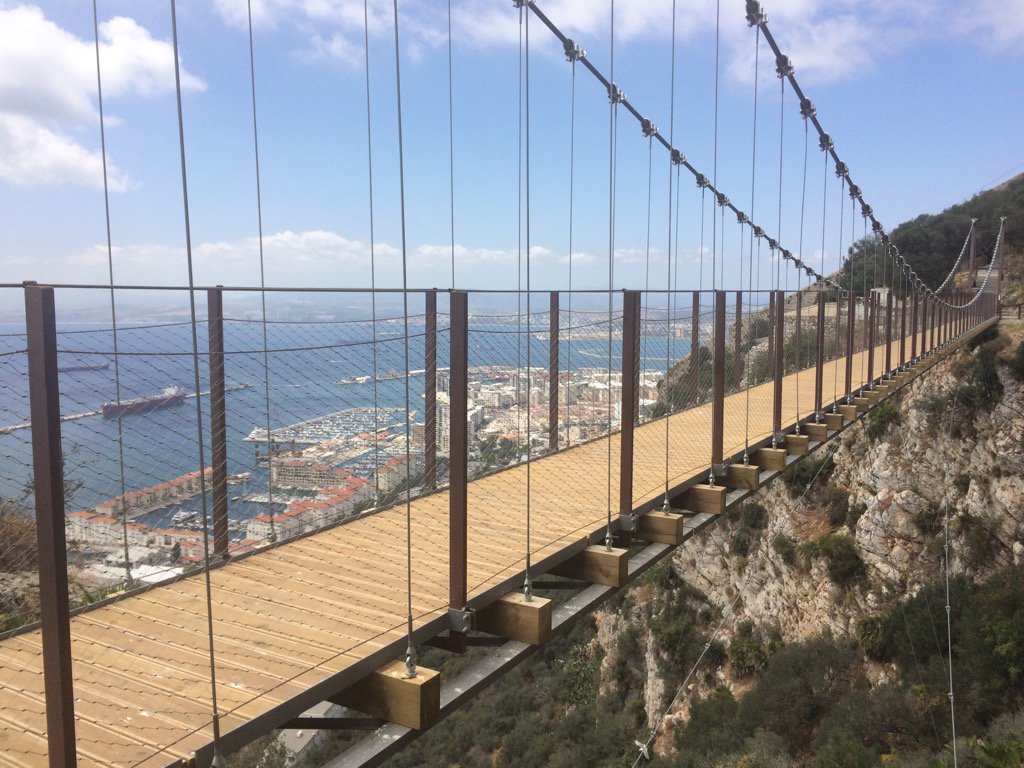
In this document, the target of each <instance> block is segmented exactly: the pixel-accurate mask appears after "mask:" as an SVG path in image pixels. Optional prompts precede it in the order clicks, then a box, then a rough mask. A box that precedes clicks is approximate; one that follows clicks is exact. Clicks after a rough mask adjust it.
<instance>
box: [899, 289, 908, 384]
mask: <svg viewBox="0 0 1024 768" xmlns="http://www.w3.org/2000/svg"><path fill="white" fill-rule="evenodd" d="M906 364H907V295H906V293H904V294H903V296H902V297H900V368H902V367H903V366H904V365H906Z"/></svg>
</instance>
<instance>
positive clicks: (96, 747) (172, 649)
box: [0, 340, 910, 766]
mask: <svg viewBox="0 0 1024 768" xmlns="http://www.w3.org/2000/svg"><path fill="white" fill-rule="evenodd" d="M893 347H894V350H893V359H894V360H896V359H898V356H899V344H898V342H893ZM909 350H910V343H909V340H908V343H907V351H908V353H909ZM865 356H866V353H865V352H862V353H859V354H858V355H856V356H855V360H854V366H853V368H854V370H853V383H854V387H855V388H856V387H859V386H860V385H861V384H862V383H863V381H862V378H861V370H862V369H863V368H866V365H864V364H863V360H862V358H864V357H865ZM875 360H876V369H880V368H881V366H882V365H884V360H885V357H884V345H883V346H881V347H878V348H877V351H876V357H875ZM844 376H845V359H843V360H839V361H837V362H833V363H828V364H826V365H825V370H824V391H825V392H826V393H827V394H826V395H825V400H826V402H828V403H831V400H832V397H831V393H832V391H833V381H837V382H838V389H839V390H841V389H842V388H843V383H844ZM798 380H799V381H798ZM798 395H799V402H800V405H801V407H800V416H801V417H806V416H807V415H809V414H810V413H812V412H813V401H814V375H813V368H809V369H806V370H804V371H802V372H801V373H800V374H799V376H797V375H796V374H791V375H789V376H787V377H786V378H785V385H784V403H783V413H784V419H783V421H784V426H786V427H789V428H791V427H792V425H793V424H794V421H795V418H796V415H797V414H796V411H797V409H796V402H797V397H798ZM746 398H747V394H746V393H744V392H740V393H736V394H733V395H730V396H728V397H727V398H726V403H725V408H726V410H725V413H726V418H725V440H724V443H725V446H724V448H725V455H726V456H731V455H734V454H736V453H737V452H742V450H743V448H744V422H745V419H746V408H745V406H746V402H747V400H746ZM771 401H772V384H771V382H768V383H765V384H762V385H759V386H757V387H754V388H752V389H751V391H750V404H751V407H750V414H749V419H750V424H749V433H750V442H751V443H755V442H757V441H758V440H760V439H763V438H765V437H768V436H770V434H771ZM710 421H711V407H710V404H708V405H703V406H699V407H696V408H693V409H690V410H686V411H683V412H681V413H677V414H675V415H673V416H672V417H671V418H670V422H669V434H670V452H669V457H670V482H671V484H672V485H673V486H676V485H678V484H680V483H682V482H684V481H686V480H688V479H690V478H692V477H694V476H696V475H698V474H699V475H703V474H704V473H706V472H707V469H708V465H709V461H710V445H709V443H710V438H709V434H710ZM609 441H610V443H611V444H610V446H609ZM609 448H610V450H611V456H612V467H613V469H614V472H613V474H612V479H611V492H612V499H614V500H615V504H616V510H617V500H618V477H617V475H618V436H617V435H613V436H612V437H611V438H609V439H602V440H598V441H595V442H591V443H588V444H585V445H580V446H577V447H574V448H571V449H568V450H564V451H562V452H559V453H556V454H553V455H550V456H547V457H544V458H541V459H539V460H536V461H535V462H534V463H533V465H532V468H531V472H532V493H533V512H532V531H531V541H530V546H531V550H532V552H533V560H534V562H539V561H541V560H542V559H544V558H545V557H549V556H553V555H557V554H558V553H560V552H564V551H565V550H567V549H568V548H570V547H572V546H573V545H577V544H578V543H579V542H580V541H581V540H582V539H584V538H585V537H586V536H587V535H589V534H591V533H592V532H594V531H596V530H600V529H603V527H604V524H605V519H606V513H607V509H608V501H607V499H608V495H607V494H608V481H607V466H608V451H609ZM664 450H665V426H664V421H655V422H649V423H646V424H644V425H642V426H640V427H638V428H637V429H636V433H635V457H636V460H635V469H634V472H635V475H634V488H635V489H636V490H635V499H634V503H635V504H634V505H635V506H640V505H642V504H643V503H645V502H649V501H651V500H654V499H658V498H660V497H661V494H662V493H663V488H664V482H665V476H664V473H665V467H664ZM525 478H526V470H525V466H523V465H520V466H516V467H513V468H510V469H508V470H505V471H502V472H499V473H496V474H493V475H490V476H487V477H484V478H481V479H478V480H475V481H473V482H471V483H470V485H469V490H468V495H469V534H468V551H469V563H468V577H469V586H470V594H471V596H473V595H477V596H479V595H481V594H482V593H484V592H486V591H487V590H488V589H490V588H493V587H495V586H497V585H500V584H502V583H503V582H507V581H508V579H509V578H512V577H518V578H520V579H521V575H519V574H521V572H522V569H523V566H524V558H523V552H524V547H525V503H524V491H525ZM404 512H405V510H404V507H401V506H400V507H398V508H394V509H391V510H388V511H385V512H382V513H380V514H376V515H371V516H367V517H365V518H362V519H359V520H356V521H353V522H351V523H349V524H346V525H341V526H338V527H335V528H332V529H329V530H325V531H322V532H320V533H317V534H315V535H311V536H307V537H305V538H301V539H298V540H294V541H291V542H288V543H285V544H282V545H279V546H276V547H274V548H271V549H268V550H266V551H263V552H259V553H256V554H253V555H251V556H248V557H244V558H242V559H239V560H236V561H233V562H231V563H229V564H227V565H225V566H223V567H220V568H217V569H215V570H213V571H212V572H211V583H212V602H213V616H214V623H213V627H214V637H215V656H216V677H217V697H218V701H219V706H220V712H221V730H222V732H225V733H226V732H230V731H232V730H233V729H236V728H239V727H241V726H243V725H244V724H246V723H247V722H249V721H251V720H253V719H255V718H257V717H260V716H265V715H268V713H270V714H269V718H271V719H273V718H275V717H277V718H279V719H278V720H277V721H276V722H275V723H274V724H275V725H277V724H280V723H281V718H280V713H281V712H282V711H284V710H283V709H282V705H285V704H286V703H287V702H290V701H291V702H294V701H295V700H296V697H299V696H300V695H303V694H306V693H307V692H308V691H309V689H311V688H313V687H314V686H320V688H319V691H320V692H326V694H327V695H329V694H330V693H333V692H334V691H332V690H329V686H330V685H335V686H336V687H340V684H339V682H338V681H339V680H340V678H339V675H340V674H341V673H343V672H344V671H345V670H347V669H349V670H351V669H353V668H354V666H355V665H357V664H359V663H360V662H361V661H365V660H370V661H374V659H371V658H370V657H371V656H372V655H374V654H376V655H377V656H378V657H380V656H381V655H382V654H390V656H391V657H394V656H397V655H400V653H401V650H403V649H404V637H405V592H406V578H405V568H406V565H405V514H404ZM412 534H413V576H412V593H413V594H412V597H413V612H414V616H415V625H416V626H417V627H420V628H424V627H426V625H427V624H428V623H430V622H431V621H433V620H436V619H440V618H442V617H444V616H445V615H446V607H447V590H448V568H447V562H448V495H447V493H446V492H439V493H436V494H434V495H431V496H427V497H423V498H419V499H415V500H414V501H413V504H412ZM435 623H436V622H435ZM71 633H72V645H73V674H74V684H75V715H76V719H77V744H78V756H79V764H80V765H83V766H137V765H140V766H165V765H174V764H178V763H179V761H181V762H185V761H187V760H188V759H190V758H191V757H192V756H193V755H194V754H195V752H196V750H198V749H201V748H203V747H205V746H208V745H209V743H210V742H211V740H212V725H211V716H210V709H211V708H210V684H209V674H210V661H209V653H208V636H207V617H206V598H205V579H204V578H203V577H202V575H196V576H193V577H189V578H184V579H181V580H179V581H176V582H174V583H170V584H167V585H164V586H158V587H155V588H153V589H151V590H149V591H146V592H143V593H141V594H137V595H134V596H128V597H126V598H124V599H122V600H119V601H117V602H112V603H110V604H107V605H104V606H101V607H98V608H95V609H93V610H90V611H87V612H84V613H81V614H79V615H78V616H76V617H74V618H73V619H72V621H71ZM40 643H41V636H40V632H39V631H38V630H36V631H31V632H25V633H22V634H17V635H14V636H11V637H8V638H7V639H5V640H3V641H0V766H42V765H45V764H46V738H45V731H46V718H45V711H44V698H43V674H42V657H41V649H40ZM366 671H369V670H368V669H367V670H366ZM324 686H328V687H324ZM298 711H301V709H300V710H298Z"/></svg>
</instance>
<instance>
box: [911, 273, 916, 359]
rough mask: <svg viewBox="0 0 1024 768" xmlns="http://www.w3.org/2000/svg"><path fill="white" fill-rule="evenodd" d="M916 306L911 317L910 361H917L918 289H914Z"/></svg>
mask: <svg viewBox="0 0 1024 768" xmlns="http://www.w3.org/2000/svg"><path fill="white" fill-rule="evenodd" d="M913 301H914V305H913V308H912V312H911V315H910V359H911V360H916V359H917V289H916V288H915V289H914V297H913Z"/></svg>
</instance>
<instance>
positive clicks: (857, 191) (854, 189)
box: [850, 184, 860, 200]
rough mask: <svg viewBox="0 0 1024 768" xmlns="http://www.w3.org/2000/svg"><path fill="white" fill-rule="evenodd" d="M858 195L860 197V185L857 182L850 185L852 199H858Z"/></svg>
mask: <svg viewBox="0 0 1024 768" xmlns="http://www.w3.org/2000/svg"><path fill="white" fill-rule="evenodd" d="M858 197H860V187H858V186H857V185H856V184H851V185H850V199H851V200H856V199H857V198H858Z"/></svg>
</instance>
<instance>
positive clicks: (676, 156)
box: [671, 149, 686, 165]
mask: <svg viewBox="0 0 1024 768" xmlns="http://www.w3.org/2000/svg"><path fill="white" fill-rule="evenodd" d="M671 157H672V165H682V164H683V163H685V162H686V155H684V154H683V153H682V152H680V151H679V150H678V149H673V150H672V154H671Z"/></svg>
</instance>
